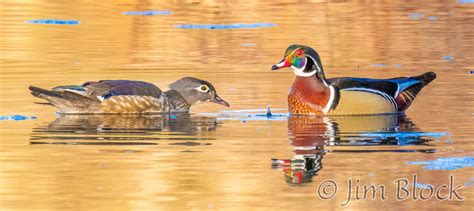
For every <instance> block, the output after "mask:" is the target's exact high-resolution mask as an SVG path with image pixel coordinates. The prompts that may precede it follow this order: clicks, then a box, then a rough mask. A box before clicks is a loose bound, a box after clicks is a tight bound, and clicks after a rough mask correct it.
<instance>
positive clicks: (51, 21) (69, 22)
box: [25, 19, 79, 25]
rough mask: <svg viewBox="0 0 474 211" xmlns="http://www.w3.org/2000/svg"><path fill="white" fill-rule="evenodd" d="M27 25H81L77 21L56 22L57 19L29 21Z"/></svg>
mask: <svg viewBox="0 0 474 211" xmlns="http://www.w3.org/2000/svg"><path fill="white" fill-rule="evenodd" d="M25 23H30V24H58V25H76V24H79V21H77V20H55V19H41V20H27V21H25Z"/></svg>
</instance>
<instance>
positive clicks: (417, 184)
mask: <svg viewBox="0 0 474 211" xmlns="http://www.w3.org/2000/svg"><path fill="white" fill-rule="evenodd" d="M430 186H431V187H433V186H432V185H430V184H423V183H418V182H417V183H415V187H417V188H421V189H425V188H430Z"/></svg>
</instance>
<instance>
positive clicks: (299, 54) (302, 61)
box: [272, 45, 323, 77]
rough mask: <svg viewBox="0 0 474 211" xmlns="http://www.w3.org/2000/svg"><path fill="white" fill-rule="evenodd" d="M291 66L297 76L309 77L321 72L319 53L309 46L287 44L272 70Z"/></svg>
mask: <svg viewBox="0 0 474 211" xmlns="http://www.w3.org/2000/svg"><path fill="white" fill-rule="evenodd" d="M285 67H291V68H292V69H293V72H294V73H295V75H297V76H302V77H310V76H313V75H315V74H316V73H321V74H323V66H322V64H321V59H320V58H319V54H318V53H317V52H316V51H315V50H314V49H312V48H311V47H309V46H304V45H291V46H289V47H288V48H287V49H286V51H285V54H284V55H283V59H282V60H281V61H280V62H279V63H278V64H276V65H273V66H272V70H277V69H281V68H285Z"/></svg>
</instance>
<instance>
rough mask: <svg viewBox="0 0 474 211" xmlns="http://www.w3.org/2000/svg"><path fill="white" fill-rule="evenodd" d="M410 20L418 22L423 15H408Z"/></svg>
mask: <svg viewBox="0 0 474 211" xmlns="http://www.w3.org/2000/svg"><path fill="white" fill-rule="evenodd" d="M408 16H409V17H410V18H411V19H413V20H420V19H422V18H423V17H424V16H425V15H423V14H422V13H410V15H408Z"/></svg>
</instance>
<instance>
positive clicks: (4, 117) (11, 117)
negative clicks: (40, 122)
mask: <svg viewBox="0 0 474 211" xmlns="http://www.w3.org/2000/svg"><path fill="white" fill-rule="evenodd" d="M27 119H36V117H35V116H23V115H18V114H16V115H11V116H0V120H15V121H21V120H27Z"/></svg>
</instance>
